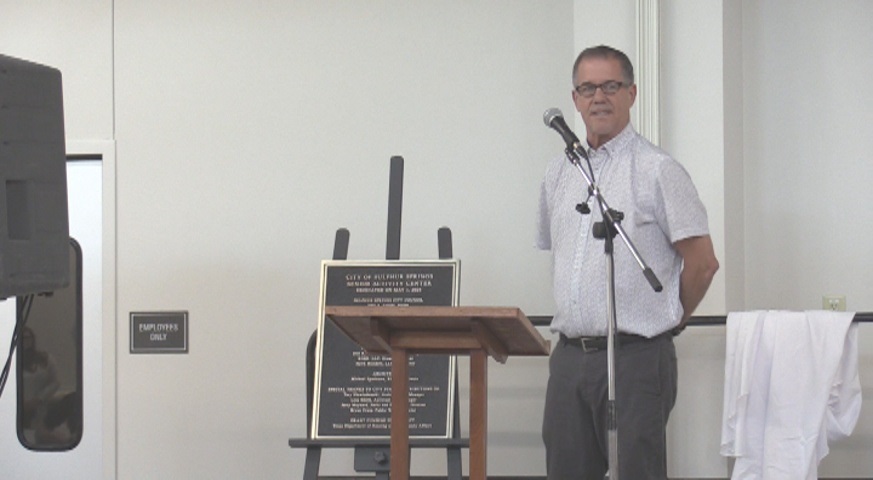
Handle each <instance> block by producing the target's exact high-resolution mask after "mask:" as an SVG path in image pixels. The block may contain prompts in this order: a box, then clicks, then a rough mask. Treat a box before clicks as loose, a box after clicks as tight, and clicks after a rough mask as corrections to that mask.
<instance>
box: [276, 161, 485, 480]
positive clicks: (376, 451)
mask: <svg viewBox="0 0 873 480" xmlns="http://www.w3.org/2000/svg"><path fill="white" fill-rule="evenodd" d="M402 210H403V157H399V156H394V157H391V171H390V179H389V186H388V233H387V242H386V249H385V259H386V260H399V259H400V226H401V222H400V220H401V214H402ZM437 247H438V249H439V258H440V259H441V260H442V259H450V258H452V231H451V230H450V229H449V228H448V227H441V228H440V229H439V230H438V231H437ZM348 249H349V231H348V230H347V229H345V228H340V229H338V230H337V231H336V236H335V238H334V247H333V259H334V260H346V259H347V258H348ZM317 333H318V332H317V331H316V332H314V333H313V334H312V335H311V336H310V337H309V342H308V343H307V346H306V400H307V402H306V405H307V407H306V431H307V432H311V431H312V406H313V405H312V404H313V398H314V393H315V392H314V385H315V351H316V348H315V347H316V345H315V343H316V339H317ZM457 369H458V367H457V364H455V395H454V399H453V407H452V408H453V411H454V415H453V421H452V438H448V439H441V438H437V439H430V438H427V439H423V438H410V440H409V446H410V448H445V449H446V464H447V465H446V471H447V478H448V480H461V478H462V476H461V474H462V468H461V449H462V448H469V446H470V439H468V438H461V420H460V417H461V415H460V406H459V405H460V402H459V394H458V372H457ZM288 445H289V446H290V447H291V448H305V449H306V461H305V463H304V466H303V480H317V479H318V470H319V466H320V464H321V450H322V449H323V448H354V449H355V457H354V469H355V472H359V473H361V472H363V473H375V477H374V478H375V479H376V480H388V478H389V474H390V466H391V458H390V452H391V441H390V439H387V438H386V439H384V440H382V439H330V438H327V439H312V438H309V437H308V436H307V438H302V439H301V438H292V439H289V440H288Z"/></svg>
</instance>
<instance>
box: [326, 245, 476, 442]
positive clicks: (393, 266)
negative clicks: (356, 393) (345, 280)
mask: <svg viewBox="0 0 873 480" xmlns="http://www.w3.org/2000/svg"><path fill="white" fill-rule="evenodd" d="M422 269H449V274H450V278H451V285H448V286H446V285H440V286H438V288H442V289H445V288H446V287H448V289H449V291H448V292H445V291H442V292H440V295H441V297H443V298H441V300H442V303H432V301H431V302H428V301H424V298H422V297H424V294H425V292H423V291H421V290H420V289H419V290H418V291H416V292H410V291H408V289H409V288H410V287H407V286H405V285H404V286H403V288H404V292H402V293H400V292H397V291H394V292H393V293H387V292H384V293H383V294H384V295H395V294H396V295H398V296H397V297H396V298H393V297H392V298H391V299H392V300H397V299H400V298H405V299H415V298H418V299H420V300H421V303H420V304H418V305H421V306H458V304H459V291H460V260H459V259H439V260H323V261H322V262H321V280H320V288H319V307H318V329H317V341H316V349H315V377H314V388H313V399H312V403H313V404H312V423H311V427H310V429H311V431H310V438H312V439H338V440H347V439H348V440H354V439H368V440H388V439H390V428H387V427H388V424H386V425H385V427H386V428H385V429H384V431H383V432H382V433H378V434H376V433H373V432H372V431H364V432H354V431H353V430H352V431H350V433H338V432H337V431H333V430H332V429H322V425H321V424H322V422H321V421H320V420H321V419H322V413H324V412H322V408H323V407H324V408H325V410H327V409H329V408H331V407H333V408H335V406H336V405H335V402H334V405H322V403H323V402H324V401H326V400H325V398H324V397H328V396H327V395H324V396H323V390H324V388H325V385H324V384H323V382H322V380H323V378H324V375H323V374H324V370H325V363H330V361H335V360H330V359H328V361H327V362H326V361H325V356H324V354H325V349H324V346H325V331H326V329H336V330H338V328H337V327H336V326H335V325H332V324H331V325H329V326H326V325H328V324H327V323H326V320H327V317H326V315H325V307H326V306H328V304H327V302H328V296H329V295H330V292H329V291H328V289H329V287H331V285H329V278H331V274H332V273H335V272H337V271H353V272H354V271H357V272H359V273H361V274H364V273H369V274H373V273H374V272H380V271H383V272H384V271H392V272H394V273H396V272H397V271H398V270H401V271H403V272H404V278H403V281H404V282H405V281H406V280H407V276H406V275H408V274H410V273H416V272H420V271H421V270H422ZM332 270H333V272H332ZM443 275H445V273H443ZM391 280H394V281H401V280H400V279H391ZM371 285H372V283H371V284H370V285H366V287H369V286H371ZM393 285H395V284H392V287H390V288H392V289H393V288H400V287H396V286H393ZM345 288H347V289H349V288H353V286H351V285H348V284H347V285H345ZM356 292H357V290H356ZM346 293H348V292H346ZM371 293H372V294H379V292H375V293H374V292H370V291H367V292H365V293H363V294H362V295H367V294H371ZM367 300H370V301H367ZM384 300H388V298H386V297H385V296H382V297H379V298H376V297H373V296H372V295H371V296H370V297H366V296H361V297H355V298H353V299H352V302H353V303H348V305H349V306H351V305H358V306H365V305H385V306H388V305H391V306H418V305H415V304H413V305H410V304H409V303H404V302H402V301H401V302H385V301H384ZM345 301H348V298H346V300H345ZM329 306H343V304H337V303H335V302H334V303H332V304H331V305H329ZM327 321H329V320H327ZM341 335H344V334H341ZM328 338H330V337H328ZM344 338H345V339H346V340H348V341H349V342H350V343H353V342H352V341H351V340H350V339H348V338H347V337H344ZM341 348H352V349H353V351H352V352H351V355H353V356H354V355H368V354H366V352H364V350H363V349H361V348H360V347H358V346H357V345H354V346H353V347H341ZM345 352H346V350H343V351H341V352H339V353H340V355H342V354H343V353H345ZM424 357H429V358H425V360H424V361H425V362H428V363H430V364H435V363H436V364H437V365H438V367H439V368H442V362H445V370H446V371H445V377H443V378H444V379H445V383H442V381H443V380H442V379H441V378H437V379H435V380H437V381H439V382H440V383H439V385H438V387H440V389H441V390H442V393H443V394H442V395H439V397H438V400H439V402H440V403H442V402H445V412H444V414H443V412H442V411H434V410H436V408H437V407H430V411H429V412H427V413H430V414H437V415H439V417H438V418H440V419H444V420H445V424H444V426H443V425H442V422H440V423H441V424H440V425H439V426H438V428H439V429H441V430H442V432H443V433H440V432H428V431H426V432H424V433H421V432H418V433H417V432H416V431H414V430H413V429H412V428H410V438H416V439H451V438H454V433H455V432H454V431H453V429H454V427H455V423H456V422H455V418H454V416H455V401H456V391H455V389H456V386H457V379H456V376H457V368H456V366H457V357H456V356H455V355H413V356H412V357H411V359H412V361H413V362H414V363H416V364H417V363H418V362H419V361H420V359H422V358H424ZM377 358H381V359H382V360H381V361H382V362H384V371H385V372H388V375H390V372H391V363H390V360H391V357H390V355H385V356H378V357H377ZM385 359H387V362H386V360H385ZM438 374H439V372H438ZM388 378H390V377H388ZM383 392H384V387H383ZM385 395H387V396H388V398H390V381H389V382H388V390H387V393H386V394H385ZM410 405H412V403H410ZM424 408H425V409H428V408H429V406H428V405H425V406H424ZM349 410H350V415H351V408H349ZM382 414H384V415H382V416H384V417H385V418H387V419H388V420H389V421H390V415H391V414H390V410H389V411H387V412H382ZM376 415H377V416H378V415H379V414H376ZM411 418H413V416H412V415H410V419H411ZM352 421H354V420H352Z"/></svg>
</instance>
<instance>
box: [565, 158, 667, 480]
mask: <svg viewBox="0 0 873 480" xmlns="http://www.w3.org/2000/svg"><path fill="white" fill-rule="evenodd" d="M564 153H565V154H566V155H567V159H568V160H569V161H570V163H571V164H573V166H575V167H576V169H578V170H579V171H580V172H582V176H583V177H584V178H585V182H586V183H588V193H589V195H590V196H591V197H594V199H595V200H596V201H597V204H598V206H599V208H600V213H601V215H602V216H603V221H601V222H596V223H595V224H594V228H593V234H594V238H598V239H603V240H604V253H605V254H606V285H607V300H606V316H607V329H606V331H607V337H606V374H607V378H608V382H609V383H608V387H607V419H606V425H607V440H608V447H609V457H608V459H609V479H610V480H619V473H618V422H617V418H618V415H617V412H616V404H615V336H616V333H617V332H618V327H617V323H616V313H615V259H614V256H613V253H614V242H613V238H615V236H616V234H617V235H618V236H619V237H621V239H622V241H623V242H624V244H625V245H626V246H627V247H628V249H629V250H630V252H631V254H632V255H633V257H634V259H635V260H636V262H637V264H638V265H639V266H640V268H641V269H642V271H643V275H644V276H645V277H646V280H648V282H649V285H651V286H652V288H653V289H654V290H655V291H656V292H660V291H661V290H663V287H662V286H661V282H659V281H658V277H657V276H656V275H655V272H654V271H652V269H651V268H650V267H649V266H648V265H646V263H645V261H643V258H642V256H640V253H639V251H637V249H636V247H635V246H634V244H633V242H631V240H630V238H629V237H628V236H627V233H625V231H624V228H622V226H621V223H620V222H621V221H622V219H624V213H622V212H619V211H617V210H613V209H612V208H610V207H609V204H607V203H606V199H604V198H603V195H602V194H601V193H600V189H599V188H597V185H596V184H595V183H594V171H593V170H592V171H591V173H590V174H589V172H587V171H585V168H583V167H582V164H581V161H580V159H579V156H580V155H581V156H582V157H584V158H585V160H586V161H588V154H587V153H586V152H585V150H584V149H583V148H581V147H579V146H578V145H568V146H567V149H566V150H564ZM577 153H578V155H577ZM588 168H589V169H591V165H590V163H589V166H588ZM577 210H578V211H579V213H581V214H583V215H585V214H588V213H590V212H591V210H590V209H589V208H588V205H586V204H584V203H583V204H580V205H578V206H577Z"/></svg>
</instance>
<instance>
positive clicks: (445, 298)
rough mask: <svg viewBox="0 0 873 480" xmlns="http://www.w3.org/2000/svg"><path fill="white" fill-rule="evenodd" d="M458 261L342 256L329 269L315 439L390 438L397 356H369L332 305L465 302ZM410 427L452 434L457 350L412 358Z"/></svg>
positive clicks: (324, 281)
mask: <svg viewBox="0 0 873 480" xmlns="http://www.w3.org/2000/svg"><path fill="white" fill-rule="evenodd" d="M459 267H460V264H459V261H458V260H432V261H400V260H389V261H373V262H365V261H336V260H325V261H323V262H322V270H321V298H320V302H319V312H318V313H319V323H318V342H317V347H316V363H315V370H316V371H315V390H314V393H315V395H314V398H313V402H314V405H313V409H312V412H313V421H312V432H311V438H314V439H317V438H337V439H343V438H349V439H351V438H384V439H387V438H390V435H391V356H390V355H369V354H367V352H365V351H364V350H363V349H361V348H360V347H359V346H358V345H357V344H356V343H355V342H353V341H352V340H351V339H350V338H348V337H347V336H346V335H345V334H344V333H342V331H341V330H340V329H339V328H338V327H337V326H336V325H334V323H333V321H331V320H330V319H329V318H326V317H325V315H324V307H325V306H403V307H414V306H457V304H458V287H459V285H458V279H459V275H460V272H459V270H460V268H459ZM409 372H410V378H409V434H410V436H411V437H415V438H450V437H451V435H452V432H451V425H452V424H453V423H452V421H453V419H452V415H453V413H454V409H453V405H452V399H453V398H454V393H455V392H454V387H455V381H454V377H455V357H454V356H449V355H413V356H411V357H410V359H409Z"/></svg>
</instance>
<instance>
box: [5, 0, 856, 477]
mask: <svg viewBox="0 0 873 480" xmlns="http://www.w3.org/2000/svg"><path fill="white" fill-rule="evenodd" d="M661 3H662V28H663V29H664V30H662V50H661V54H662V77H661V81H662V125H661V127H662V144H663V145H664V146H665V147H666V148H668V149H669V150H670V151H671V152H672V153H674V154H675V155H676V157H677V158H678V159H679V160H680V161H682V162H683V163H684V164H685V165H686V167H687V168H688V169H689V171H690V172H691V174H692V176H693V177H694V180H695V182H696V184H697V186H698V188H699V189H700V191H701V195H702V196H703V198H704V201H705V203H706V205H707V208H708V211H709V215H710V223H711V226H712V229H713V234H714V240H715V243H716V248H717V251H718V253H719V255H720V258H722V259H723V261H722V272H721V273H720V274H719V277H717V279H716V282H715V284H714V286H713V288H712V290H711V293H710V295H709V296H708V297H707V299H706V301H705V303H704V305H702V306H701V310H700V313H702V314H724V313H725V312H726V311H727V310H728V309H743V308H776V307H779V308H791V309H803V308H816V307H818V306H819V305H820V297H821V294H822V293H825V292H828V293H830V292H834V293H845V294H847V296H848V303H849V308H850V309H854V310H859V311H864V310H867V311H870V310H871V306H870V305H869V300H866V299H867V298H869V297H870V295H869V288H870V287H869V286H868V284H867V283H865V282H864V281H863V280H864V279H863V278H862V277H861V275H862V274H863V273H862V272H864V271H865V270H866V269H865V268H864V267H865V266H867V263H868V262H869V261H870V257H869V256H865V255H864V254H865V253H866V252H865V249H864V246H863V242H862V241H861V240H858V239H856V237H855V232H856V231H858V230H859V229H860V231H859V232H858V233H860V234H863V233H866V232H865V230H864V229H865V228H866V227H865V226H864V225H865V223H864V221H863V220H864V216H863V215H864V213H863V211H857V210H855V209H853V208H849V207H848V205H853V206H854V205H863V200H864V199H865V198H866V196H867V195H869V193H866V192H865V190H863V187H864V186H865V185H868V184H869V183H870V182H869V180H870V175H871V170H870V169H868V168H865V165H864V163H863V162H865V160H866V157H865V154H866V153H867V152H869V151H870V148H869V147H870V140H869V139H867V136H865V135H863V133H864V132H863V128H864V127H865V125H867V124H869V123H870V122H869V120H870V115H871V114H870V110H869V109H866V110H865V109H864V105H866V104H869V95H868V94H866V93H864V90H863V88H862V85H863V79H865V78H867V77H868V76H869V74H870V73H871V64H870V60H869V56H865V46H866V45H870V44H871V42H870V40H871V39H870V35H871V34H870V33H869V31H868V29H867V28H866V25H867V24H869V23H870V20H873V18H871V17H873V13H871V8H873V7H871V6H868V5H873V4H869V3H865V2H862V1H856V2H849V1H841V2H836V3H834V2H830V3H827V4H825V3H819V2H790V1H785V0H781V1H778V2H766V3H765V2H757V1H751V0H747V1H745V2H742V5H741V6H742V8H741V9H740V5H739V3H738V2H716V3H710V2H707V3H703V2H669V1H663V2H661ZM716 5H717V6H718V8H713V7H714V6H716ZM0 11H2V12H3V15H2V16H0V48H2V50H3V52H4V53H7V54H11V55H15V56H20V57H24V58H28V59H32V60H35V61H40V62H43V63H47V64H50V65H54V66H58V67H59V68H61V70H62V71H63V72H64V80H65V97H66V114H67V132H68V137H69V138H71V139H74V140H83V139H107V140H114V141H115V142H116V145H117V159H118V160H117V166H116V171H115V177H114V180H115V181H116V185H115V187H116V190H115V192H114V195H115V197H114V198H115V200H116V201H117V218H116V219H115V221H116V223H115V231H114V233H115V235H116V236H117V256H116V258H115V260H116V262H117V271H116V272H113V273H115V274H116V280H115V282H113V284H112V285H110V286H109V289H110V291H111V292H112V293H113V294H114V293H116V290H117V309H116V314H115V316H114V318H113V317H112V316H111V314H108V316H107V318H106V320H107V321H109V322H114V323H113V324H114V325H115V326H117V329H118V337H117V343H116V344H115V345H105V346H107V347H110V348H111V347H115V348H116V349H117V369H118V375H117V401H118V404H117V415H118V421H117V459H115V458H112V459H110V460H109V461H110V462H114V461H116V460H117V477H118V478H122V479H127V478H150V477H163V478H278V477H282V476H291V477H294V476H295V475H298V472H300V471H301V470H302V463H303V452H302V451H292V450H290V449H289V448H288V447H287V439H288V437H293V436H303V435H304V434H305V402H304V397H305V394H304V363H303V360H304V349H305V343H306V339H307V338H308V336H309V334H310V333H311V331H312V329H314V328H315V325H316V321H317V319H316V313H317V305H316V302H317V294H318V292H317V289H318V268H319V261H320V260H321V259H322V258H326V257H329V256H330V254H331V252H332V241H333V235H334V231H335V230H336V229H337V228H339V227H347V228H349V229H350V230H351V247H350V252H349V255H350V258H356V259H370V258H380V257H382V256H383V255H384V242H385V233H384V232H385V219H386V204H387V183H388V182H387V180H388V178H387V177H388V159H389V157H390V156H392V155H403V156H405V158H406V161H407V162H406V176H405V177H406V184H405V197H406V198H405V205H404V213H405V214H404V222H403V230H404V231H403V248H402V252H401V254H402V257H403V258H432V257H435V256H436V254H437V252H436V230H437V229H438V228H439V227H441V226H444V225H445V226H449V227H450V228H452V229H453V232H454V240H455V245H454V252H455V255H456V256H457V257H459V258H461V259H462V282H461V284H462V295H461V301H462V303H464V304H467V305H475V304H511V305H519V306H521V307H522V308H523V309H524V310H525V311H526V312H527V313H529V314H549V313H551V312H552V306H551V296H550V291H549V290H550V280H549V266H548V262H549V260H548V255H547V254H540V253H537V252H535V251H534V250H533V249H532V248H531V243H532V242H531V237H532V230H533V228H532V223H533V212H534V208H535V200H536V191H537V188H538V184H539V179H540V176H541V174H542V171H543V169H544V167H545V162H546V160H547V158H548V157H550V156H552V155H557V154H560V144H559V140H558V138H557V137H556V136H555V134H554V133H553V132H551V131H549V130H547V129H546V128H545V127H543V126H542V123H541V121H540V118H541V114H542V112H543V111H544V110H545V109H546V108H548V107H552V106H557V107H559V108H562V109H563V110H564V112H565V113H567V115H568V117H569V116H571V114H572V112H573V108H572V104H571V102H570V90H569V88H570V81H569V80H570V67H571V66H572V60H573V58H574V56H575V54H576V52H577V51H578V50H579V49H580V48H583V47H584V46H587V45H590V44H594V43H610V44H613V45H615V46H617V47H619V48H623V49H624V50H626V51H627V52H628V53H629V54H631V55H632V58H633V56H634V55H635V53H636V52H635V50H636V48H635V41H634V20H633V15H634V2H633V1H631V0H621V1H618V2H616V1H605V0H574V1H572V2H571V1H569V0H567V1H562V2H550V3H548V4H547V5H546V6H544V4H543V3H541V2H530V1H528V2H523V1H515V2H497V1H480V2H463V1H460V0H458V1H451V2H426V3H421V2H416V3H409V2H400V1H396V2H388V1H386V2H354V1H339V0H335V1H329V2H323V1H308V2H281V1H278V0H276V1H261V2H257V3H256V4H251V3H250V2H231V1H225V2H220V3H216V2H182V3H179V2H170V1H168V0H156V1H152V2H136V1H132V0H116V1H114V2H110V1H108V0H100V1H98V0H89V1H86V2H76V3H75V4H68V2H48V3H46V2H43V3H40V4H38V5H35V4H32V3H31V2H14V1H8V0H0ZM737 48H741V49H742V57H741V58H740V57H738V56H737ZM738 64H739V65H741V66H742V69H741V71H740V70H739V69H738V68H737V65H738ZM789 72H790V73H789ZM738 82H741V84H742V85H743V87H742V88H740V87H739V86H738V85H739V83H738ZM738 101H741V102H742V110H741V111H740V110H738V107H737V102H738ZM738 124H739V125H740V127H739V128H738V127H737V125H738ZM577 127H579V128H581V124H578V123H577ZM736 142H739V143H740V144H741V145H742V148H741V153H740V152H739V151H738V149H737V146H736V145H737V143H736ZM865 147H867V148H865ZM738 163H739V165H738ZM802 167H807V168H802ZM810 167H812V168H815V167H818V168H817V171H816V170H812V168H810ZM818 171H820V172H822V173H818ZM813 172H816V173H813ZM740 178H742V179H743V181H742V182H740V181H738V180H739V179H740ZM737 189H739V192H738V190H737ZM855 199H860V200H861V203H857V201H853V202H851V203H850V202H849V200H855ZM738 210H739V211H740V212H741V213H739V214H738V213H737V212H738ZM842 226H847V227H849V228H845V229H842V230H843V231H840V232H838V231H837V229H838V228H839V227H842ZM822 229H823V230H822ZM823 231H824V232H832V233H822V232H823ZM738 237H739V238H741V239H744V243H743V242H737V238H738ZM789 239H790V241H789ZM113 287H114V288H113ZM738 292H741V293H738ZM865 301H866V303H865ZM165 309H173V310H175V309H184V310H188V311H189V312H190V315H191V344H190V353H189V354H187V355H164V356H150V355H136V356H132V355H130V354H128V353H127V351H128V350H127V342H128V340H129V337H128V335H129V332H128V327H127V323H128V314H129V313H130V312H131V311H142V310H165ZM862 328H863V327H862ZM722 332H723V330H720V329H719V327H698V329H690V330H689V331H688V332H687V333H686V334H684V335H683V337H681V338H680V340H679V349H680V357H681V358H682V360H681V362H682V364H681V365H680V369H681V373H680V375H681V376H682V383H681V385H680V390H681V391H682V397H681V398H680V401H679V404H678V405H677V409H676V410H675V411H674V417H673V419H672V421H671V431H670V442H671V448H672V451H671V457H670V469H671V474H672V475H676V476H699V477H717V476H723V475H724V472H725V470H726V466H725V464H726V462H724V460H723V459H721V458H719V457H718V456H717V453H716V452H714V448H715V446H716V444H717V436H718V434H719V432H718V422H717V420H718V418H716V417H717V415H719V414H720V404H721V390H720V376H721V375H723V369H722V367H721V365H722V363H721V361H722V360H721V359H722V358H723V333H722ZM863 350H864V349H862V351H863ZM866 351H867V352H873V348H870V347H868V348H867V349H866ZM871 362H873V359H871V358H870V357H869V356H868V354H865V353H862V365H870V363H871ZM862 368H863V367H862ZM461 370H462V382H463V380H464V365H462V367H461ZM490 373H491V375H490V382H491V391H490V408H491V410H490V411H489V420H490V422H491V425H490V427H491V428H490V431H489V438H490V445H489V446H490V450H489V471H490V473H492V474H539V473H541V472H542V471H543V468H544V467H543V460H542V448H541V444H540V439H539V421H540V418H541V413H542V412H541V409H542V386H543V385H544V384H545V377H546V374H547V371H546V365H545V360H544V359H523V360H522V359H510V361H509V362H508V364H507V365H504V366H500V365H497V364H492V367H491V371H490ZM113 379H114V377H113ZM106 382H111V380H109V379H106ZM106 384H107V383H104V385H106ZM870 384H873V381H869V380H866V378H865V385H870ZM464 405H465V404H464ZM519 411H520V412H523V415H519V414H518V412H519ZM462 416H463V420H464V421H466V416H465V413H464V415H462ZM3 428H14V427H13V426H11V425H10V426H8V427H3ZM869 432H873V424H871V421H870V420H868V419H867V418H866V417H865V418H864V419H862V424H861V425H859V432H858V433H857V434H856V436H855V438H853V439H851V440H850V441H849V442H847V443H845V444H841V445H836V446H835V447H834V448H833V451H832V454H831V457H829V458H828V459H826V461H825V465H824V466H823V470H822V472H823V473H826V474H828V475H834V476H837V475H844V474H845V475H855V476H858V475H862V476H863V475H870V474H871V473H873V465H869V464H866V463H865V462H864V461H865V460H866V455H865V454H864V453H862V451H863V450H862V445H864V444H865V443H866V444H867V445H869V441H867V440H868V439H867V437H869V435H870V433H869ZM689 452H693V454H692V455H689ZM109 455H113V453H112V452H110V453H109ZM832 459H834V460H833V461H832ZM836 460H839V461H836ZM324 463H325V464H329V463H332V464H333V465H332V466H329V467H327V466H326V467H325V468H324V469H323V472H324V473H327V474H338V473H350V469H349V468H346V467H345V466H349V465H351V461H350V456H349V455H348V454H334V453H330V454H327V455H325V462H324ZM340 464H342V465H344V466H341V465H340ZM413 468H414V471H416V472H420V473H440V472H442V471H444V468H445V467H444V459H443V458H441V457H440V456H438V455H431V454H424V455H419V454H415V455H414V456H413ZM110 476H111V475H110Z"/></svg>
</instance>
